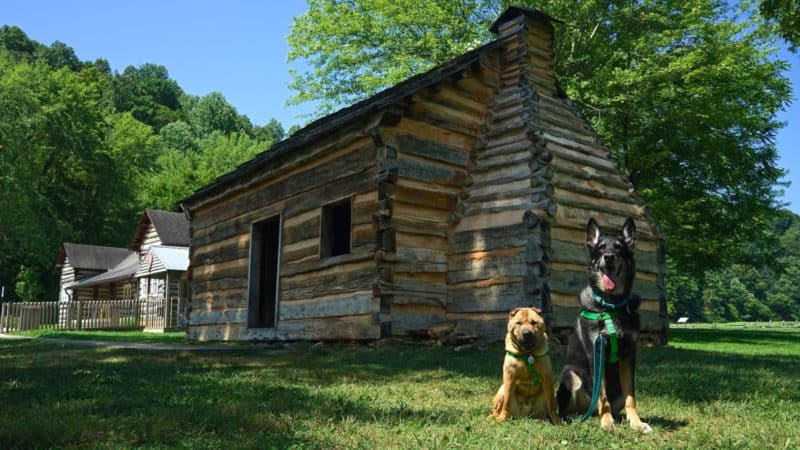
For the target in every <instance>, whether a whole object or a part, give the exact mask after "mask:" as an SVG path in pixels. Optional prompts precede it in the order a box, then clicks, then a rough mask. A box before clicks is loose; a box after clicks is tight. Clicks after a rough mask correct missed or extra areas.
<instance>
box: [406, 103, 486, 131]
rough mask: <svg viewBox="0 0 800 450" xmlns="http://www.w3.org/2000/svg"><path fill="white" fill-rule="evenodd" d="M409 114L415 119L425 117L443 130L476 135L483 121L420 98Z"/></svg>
mask: <svg viewBox="0 0 800 450" xmlns="http://www.w3.org/2000/svg"><path fill="white" fill-rule="evenodd" d="M407 114H408V115H409V116H410V117H413V118H422V117H424V118H426V119H427V120H429V121H430V122H431V123H434V124H436V125H438V126H440V127H442V128H447V129H453V130H459V131H462V130H463V132H465V133H469V132H472V133H475V134H477V132H478V128H479V127H480V125H481V120H482V117H481V116H480V115H477V114H469V113H467V112H465V111H461V110H458V109H455V108H450V107H447V106H445V105H441V104H438V103H433V102H430V101H427V100H425V99H423V98H418V99H417V100H416V101H415V102H414V104H413V105H412V106H411V110H410V111H409V112H408V113H407Z"/></svg>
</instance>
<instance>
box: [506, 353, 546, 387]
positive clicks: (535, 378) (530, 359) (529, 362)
mask: <svg viewBox="0 0 800 450" xmlns="http://www.w3.org/2000/svg"><path fill="white" fill-rule="evenodd" d="M506 355H508V356H511V357H513V358H517V359H520V360H522V361H524V362H525V367H527V368H528V372H530V374H531V380H532V382H533V385H534V386H536V385H537V384H539V382H540V381H541V380H540V379H539V374H538V373H537V372H536V368H535V367H533V363H534V362H536V360H537V359H542V358H544V357H545V356H547V352H544V353H542V354H541V355H534V354H532V353H531V354H530V355H526V354H524V353H514V352H510V351H508V350H506Z"/></svg>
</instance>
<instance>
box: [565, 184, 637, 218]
mask: <svg viewBox="0 0 800 450" xmlns="http://www.w3.org/2000/svg"><path fill="white" fill-rule="evenodd" d="M555 194H556V195H555V197H556V201H557V202H558V205H559V207H561V206H566V207H572V208H578V209H584V210H593V211H599V212H605V213H609V214H618V215H620V216H624V217H641V216H644V206H642V205H641V204H639V203H637V202H636V201H635V200H634V199H633V198H632V197H628V198H627V199H624V200H623V201H617V200H612V199H608V198H602V197H601V196H592V195H587V194H579V193H577V192H573V191H570V190H567V189H558V190H557V191H556V192H555Z"/></svg>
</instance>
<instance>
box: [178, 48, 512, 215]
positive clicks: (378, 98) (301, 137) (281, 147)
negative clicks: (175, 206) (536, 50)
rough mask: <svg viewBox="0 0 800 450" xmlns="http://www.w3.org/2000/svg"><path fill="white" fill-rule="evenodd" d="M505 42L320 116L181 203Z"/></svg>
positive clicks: (436, 80) (465, 65)
mask: <svg viewBox="0 0 800 450" xmlns="http://www.w3.org/2000/svg"><path fill="white" fill-rule="evenodd" d="M501 44H502V42H501V41H500V40H499V39H496V40H493V41H491V42H489V43H487V44H485V45H482V46H480V47H478V48H475V49H473V50H471V51H469V52H467V53H465V54H463V55H461V56H459V57H457V58H455V59H452V60H450V61H448V62H446V63H444V64H442V65H439V66H436V67H434V68H433V69H431V70H429V71H427V72H424V73H421V74H419V75H415V76H413V77H411V78H409V79H407V80H405V81H403V82H401V83H399V84H397V85H394V86H392V87H390V88H387V89H385V90H383V91H381V92H379V93H377V94H375V95H373V96H372V97H369V98H367V99H365V100H362V101H360V102H358V103H355V104H353V105H351V106H348V107H346V108H343V109H340V110H339V111H336V112H334V113H332V114H329V115H327V116H325V117H322V118H320V119H317V120H315V121H314V122H311V123H310V124H308V125H307V126H306V127H304V128H302V129H301V130H298V131H297V132H296V133H294V134H293V135H292V136H291V137H289V138H287V139H285V140H283V141H281V142H278V143H277V144H275V145H273V146H272V147H270V148H269V149H268V150H265V151H263V152H261V153H259V154H258V155H256V156H255V157H254V158H253V159H251V160H249V161H247V162H245V163H243V164H241V165H240V166H239V167H237V168H236V169H234V170H233V171H231V172H228V173H226V174H225V175H222V176H220V177H219V178H217V179H215V180H214V181H212V182H211V183H209V184H207V185H205V186H203V187H201V188H200V189H198V190H197V191H195V193H194V194H192V195H190V196H189V197H187V198H185V199H183V200H181V201H180V202H179V203H180V204H181V205H183V204H185V203H191V202H193V201H196V200H198V199H201V198H203V197H204V196H205V195H207V194H210V193H211V192H213V191H216V190H217V189H219V188H221V187H223V186H226V185H227V184H228V183H230V182H231V181H233V180H236V179H238V178H240V177H242V176H244V175H247V174H250V173H253V172H255V171H257V170H258V169H260V168H261V167H263V166H265V165H266V164H268V163H269V162H271V161H273V160H276V159H278V158H280V157H281V156H283V155H284V154H286V153H289V152H291V151H293V150H295V149H297V148H299V147H302V146H304V145H306V144H308V143H310V142H313V141H314V140H316V139H318V138H320V137H322V136H325V135H328V134H330V133H332V132H334V131H335V130H337V129H339V128H341V127H343V126H345V125H347V124H349V123H352V122H354V121H356V120H358V119H360V118H363V117H365V116H367V115H369V114H372V113H375V112H376V111H379V110H381V109H383V108H387V107H389V106H391V105H392V104H394V103H396V102H398V101H400V100H402V99H404V98H406V97H408V96H410V95H413V94H414V93H416V92H418V91H420V90H421V89H423V88H425V87H428V86H431V85H433V84H436V83H439V82H441V81H442V80H444V79H446V78H447V77H449V76H452V75H455V74H457V73H459V72H461V71H463V70H465V69H467V68H469V67H470V66H471V65H472V64H475V63H476V62H478V61H479V60H480V58H481V56H482V55H483V54H484V53H485V52H487V51H490V50H492V49H495V48H498V47H500V45H501Z"/></svg>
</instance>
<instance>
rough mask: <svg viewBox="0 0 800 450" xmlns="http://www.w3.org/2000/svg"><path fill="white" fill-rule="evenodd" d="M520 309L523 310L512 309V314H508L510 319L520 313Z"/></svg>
mask: <svg viewBox="0 0 800 450" xmlns="http://www.w3.org/2000/svg"><path fill="white" fill-rule="evenodd" d="M520 309H522V308H514V309H512V310H511V312H510V313H508V317H509V318H511V317H514V316H515V315H516V314H517V313H518V312H519V310H520Z"/></svg>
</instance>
